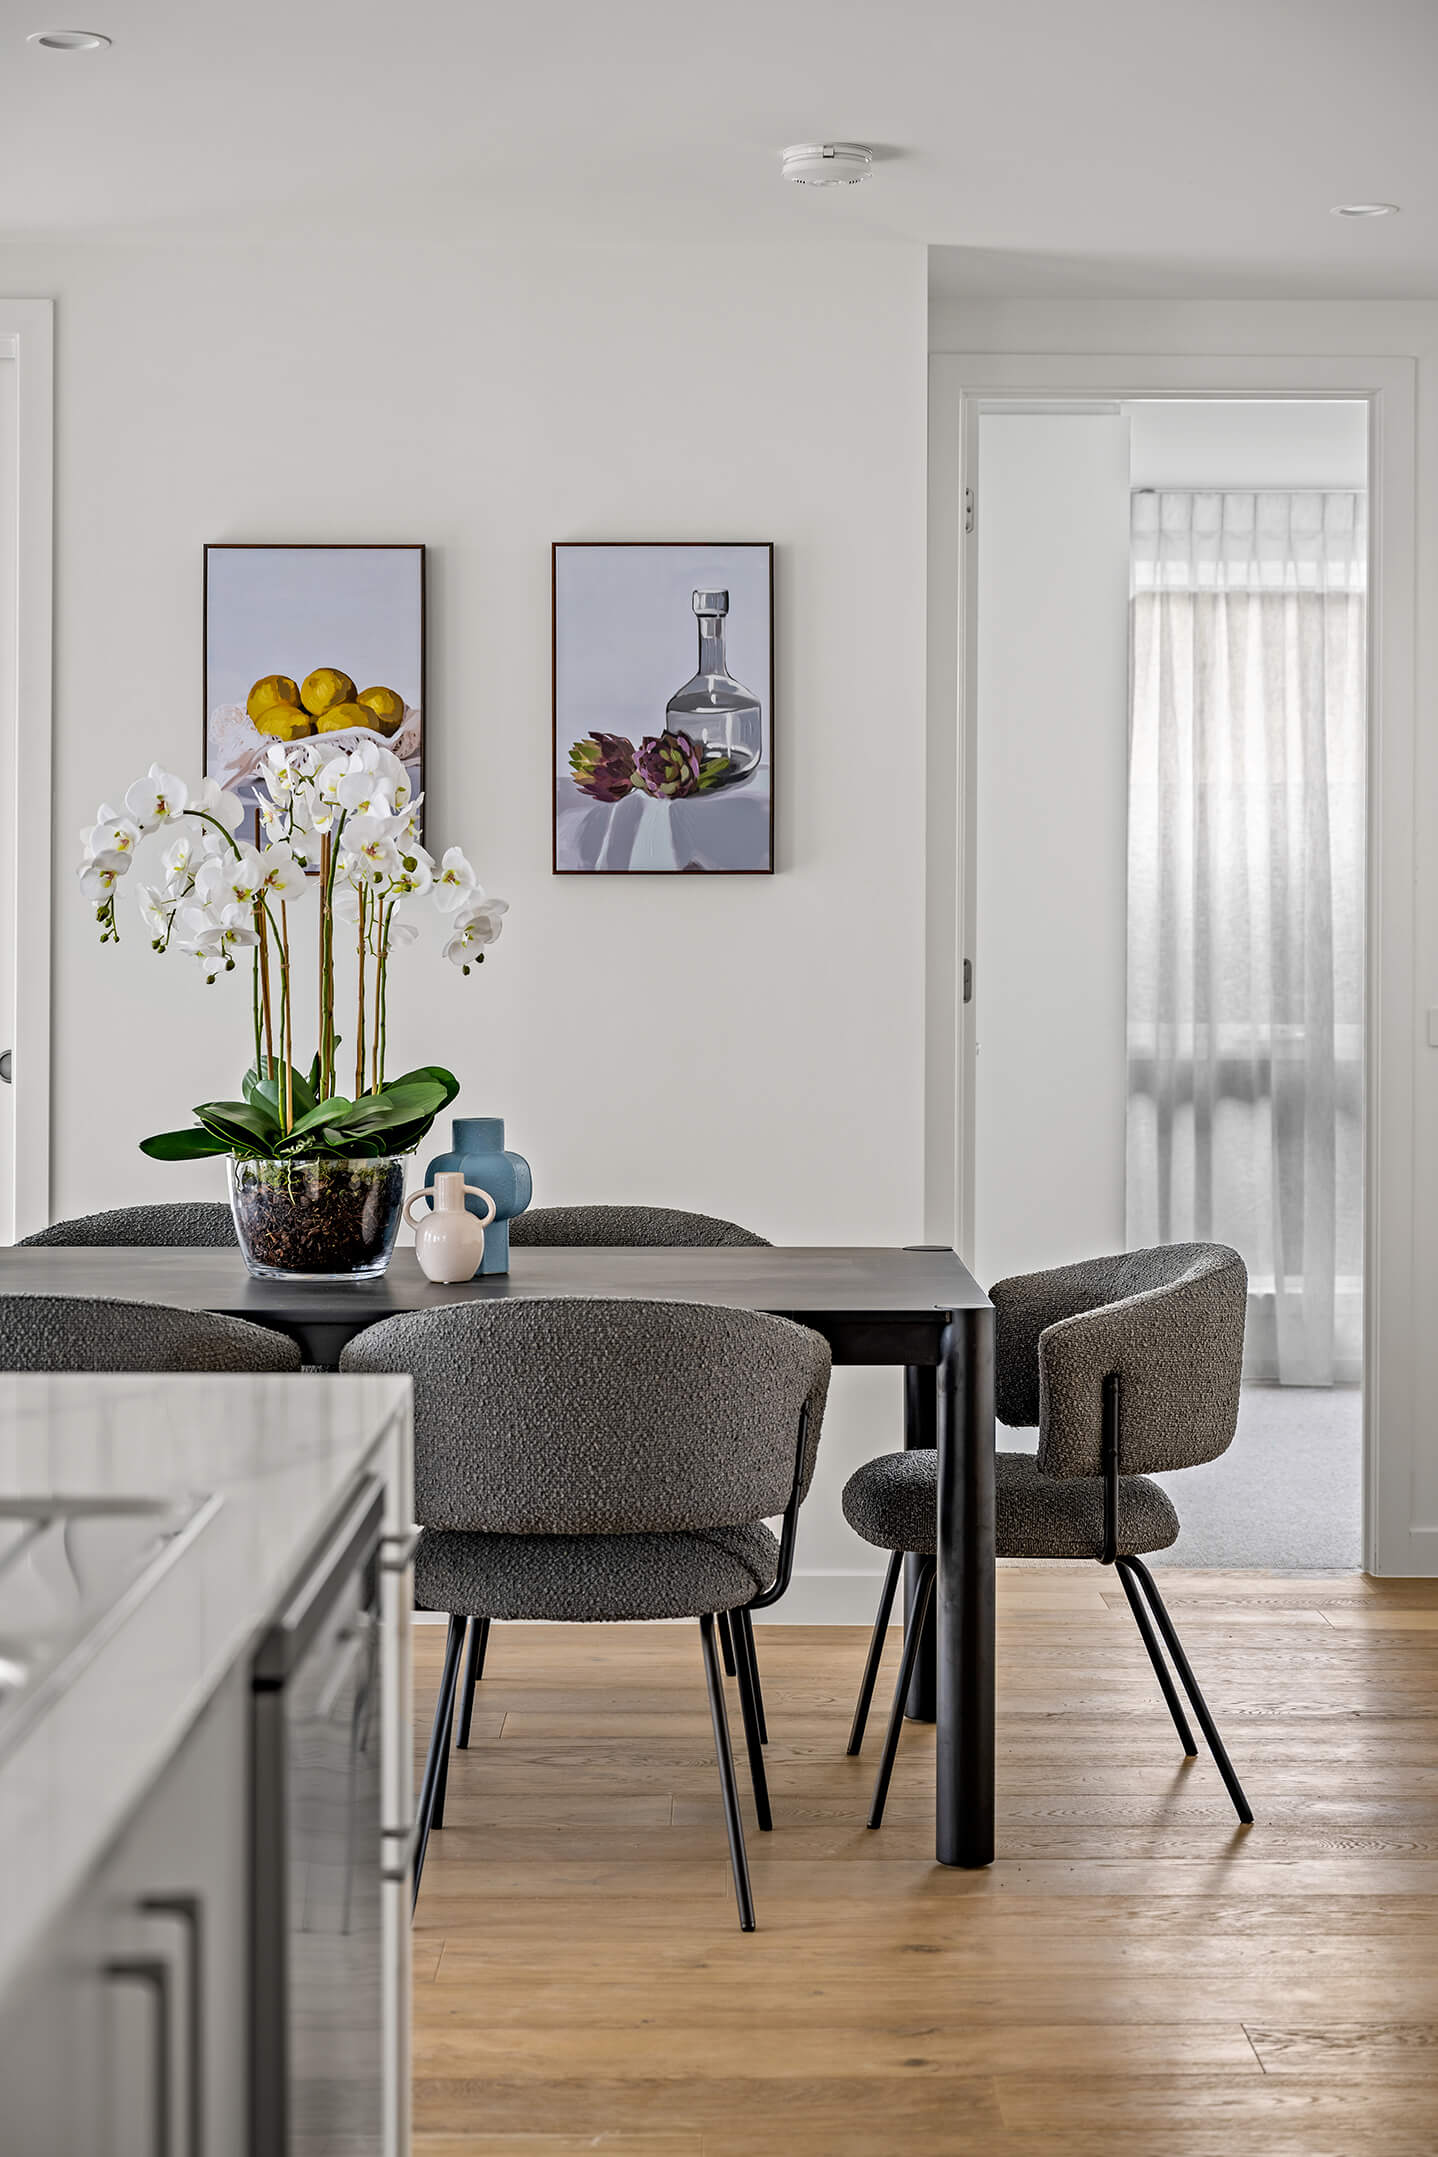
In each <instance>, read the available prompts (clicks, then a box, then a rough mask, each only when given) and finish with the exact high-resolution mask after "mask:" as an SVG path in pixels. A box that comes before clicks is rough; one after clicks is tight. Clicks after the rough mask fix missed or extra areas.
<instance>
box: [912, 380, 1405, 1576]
mask: <svg viewBox="0 0 1438 2157" xmlns="http://www.w3.org/2000/svg"><path fill="white" fill-rule="evenodd" d="M1416 389H1417V366H1416V362H1415V361H1414V360H1412V359H1407V358H1394V357H1386V356H1385V357H1331V358H1330V357H1324V356H1318V355H1298V356H1293V357H1284V356H1275V357H1271V358H1270V357H1232V356H1221V357H1218V356H1215V357H1209V356H1204V355H1191V356H1184V357H1173V356H1169V355H1161V356H1157V357H1155V356H1153V355H1143V354H1124V353H1119V354H1083V355H1079V356H1065V355H1062V354H1042V353H1041V354H1017V353H1003V354H993V353H988V354H977V355H971V354H960V353H936V354H934V355H933V356H932V358H931V360H930V375H929V594H928V601H929V609H928V624H929V626H928V777H929V788H928V815H927V837H928V889H927V925H928V939H927V984H926V986H927V996H926V1009H927V1021H926V1040H925V1140H926V1145H925V1229H924V1233H925V1236H926V1238H928V1239H929V1240H932V1241H935V1242H939V1241H952V1242H953V1243H954V1244H955V1246H956V1248H957V1249H958V1250H959V1251H960V1252H961V1253H963V1254H965V1255H967V1254H968V1253H969V1252H970V1251H971V1250H972V1243H973V1184H974V1178H973V1162H974V1130H973V1088H972V1086H971V1085H969V1084H967V1083H966V1081H967V1078H968V1074H969V1073H970V1072H971V1071H972V1068H973V1048H974V1042H973V1007H972V1005H969V1006H967V1007H966V1006H965V1005H964V1004H963V1003H962V1001H961V1000H960V995H959V982H960V978H961V969H962V963H963V960H964V959H965V958H966V957H967V958H969V959H974V958H975V957H976V954H975V951H974V945H973V933H972V923H973V920H974V860H975V844H974V841H975V833H974V826H973V819H974V798H975V796H974V757H975V727H976V671H975V666H976V655H975V648H974V639H973V637H972V636H970V635H969V634H968V624H969V623H971V622H972V621H973V618H974V602H975V593H976V589H977V565H978V548H977V546H976V545H974V544H971V543H970V542H969V536H968V534H967V533H966V531H965V511H964V504H965V490H966V488H972V487H974V486H975V485H976V482H977V471H978V461H977V460H978V419H979V413H980V411H981V410H982V409H983V407H984V405H985V404H986V403H991V402H995V403H1000V404H1012V403H1014V402H1015V401H1020V402H1037V403H1055V404H1067V403H1069V402H1071V401H1073V402H1082V401H1084V400H1087V401H1089V402H1090V403H1091V402H1092V401H1094V400H1103V401H1107V400H1117V401H1125V400H1128V399H1142V398H1152V397H1182V398H1203V397H1214V398H1220V397H1243V398H1269V397H1271V398H1275V399H1285V398H1294V397H1301V398H1308V399H1323V398H1340V399H1350V400H1362V401H1363V402H1364V403H1366V404H1367V406H1368V409H1369V474H1368V477H1369V505H1370V518H1369V532H1370V540H1369V546H1370V563H1369V567H1370V577H1369V594H1370V614H1369V623H1370V631H1369V683H1368V689H1369V698H1368V895H1367V922H1368V931H1367V939H1368V940H1367V967H1366V984H1365V995H1366V1012H1365V1051H1364V1064H1365V1096H1364V1098H1365V1114H1364V1239H1365V1252H1364V1314H1363V1318H1364V1391H1363V1420H1364V1462H1365V1470H1364V1563H1365V1565H1366V1567H1367V1569H1368V1570H1369V1571H1370V1572H1373V1573H1389V1574H1415V1573H1438V1528H1433V1527H1427V1526H1423V1525H1419V1524H1416V1523H1415V1522H1414V1520H1413V1492H1414V1463H1415V1460H1416V1458H1417V1451H1418V1447H1419V1445H1420V1443H1421V1438H1422V1434H1421V1432H1420V1428H1419V1423H1418V1415H1417V1406H1418V1386H1417V1365H1418V1348H1417V1342H1416V1338H1415V1333H1414V1325H1415V1316H1416V1307H1417V1306H1416V1299H1415V1293H1414V1281H1413V1273H1414V1256H1415V1250H1414V1233H1415V1228H1416V1225H1417V1222H1416V1209H1415V1193H1414V1182H1415V1174H1416V1162H1417V1131H1416V1124H1415V1055H1416V1050H1417V1025H1416V1011H1415V986H1416V984H1415V972H1414V969H1415V960H1416V952H1417V926H1418V924H1417V891H1416V883H1415V877H1414V864H1415V825H1416V804H1417V798H1418V787H1417V778H1418V774H1417V766H1416V726H1415V685H1416V633H1417V593H1416V576H1417V535H1416V492H1417V490H1416V479H1417V466H1416V460H1417V429H1416Z"/></svg>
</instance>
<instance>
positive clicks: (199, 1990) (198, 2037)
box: [140, 1895, 205, 2157]
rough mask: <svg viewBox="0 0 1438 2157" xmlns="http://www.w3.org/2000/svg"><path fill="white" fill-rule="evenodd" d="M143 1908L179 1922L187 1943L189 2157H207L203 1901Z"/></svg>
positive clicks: (174, 1898) (154, 1900)
mask: <svg viewBox="0 0 1438 2157" xmlns="http://www.w3.org/2000/svg"><path fill="white" fill-rule="evenodd" d="M140 1908H141V1910H142V1911H143V1912H144V1914H145V1916H146V1917H173V1918H175V1919H176V1920H177V1921H178V1923H179V1925H180V1928H181V1935H182V1937H183V1939H184V1942H185V1963H186V1980H187V1982H186V1992H185V2005H186V2013H185V2037H186V2045H187V2050H188V2054H189V2057H188V2059H187V2061H186V2069H185V2112H186V2125H187V2127H188V2130H189V2133H188V2138H187V2148H186V2157H204V2152H205V1993H204V1986H205V1932H204V1916H203V1910H202V1906H201V1902H200V1898H199V1896H198V1895H146V1896H145V1897H144V1899H143V1900H142V1902H141V1904H140Z"/></svg>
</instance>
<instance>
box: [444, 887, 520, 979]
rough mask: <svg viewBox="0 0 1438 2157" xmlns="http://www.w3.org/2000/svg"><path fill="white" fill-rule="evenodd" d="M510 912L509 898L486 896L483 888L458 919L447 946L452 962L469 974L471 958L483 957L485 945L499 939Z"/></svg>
mask: <svg viewBox="0 0 1438 2157" xmlns="http://www.w3.org/2000/svg"><path fill="white" fill-rule="evenodd" d="M508 912H509V901H508V900H507V899H490V898H486V897H485V895H484V893H483V892H480V893H479V896H478V899H477V900H476V901H474V902H473V903H471V904H470V905H469V906H466V907H465V908H464V910H463V912H462V913H460V914H459V915H458V916H457V917H456V919H455V924H454V928H453V930H452V932H451V934H450V939H449V942H448V943H447V944H446V945H445V947H444V955H445V957H446V958H447V959H448V960H449V962H450V964H451V965H452V966H457V967H459V969H460V970H461V972H462V973H466V974H467V973H468V972H469V968H470V962H471V960H477V959H479V958H481V957H482V956H483V953H484V950H485V947H486V946H487V945H489V944H492V943H495V942H497V940H498V937H499V932H500V929H501V927H502V925H503V922H504V917H505V915H506V914H507V913H508Z"/></svg>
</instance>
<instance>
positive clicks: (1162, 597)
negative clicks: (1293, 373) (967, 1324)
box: [1128, 491, 1367, 1385]
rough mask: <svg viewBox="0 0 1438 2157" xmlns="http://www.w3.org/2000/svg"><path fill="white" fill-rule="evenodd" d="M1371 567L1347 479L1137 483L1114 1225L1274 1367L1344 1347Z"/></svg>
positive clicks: (1288, 1377) (1353, 1321)
mask: <svg viewBox="0 0 1438 2157" xmlns="http://www.w3.org/2000/svg"><path fill="white" fill-rule="evenodd" d="M1366 584H1367V502H1366V497H1365V496H1363V495H1362V494H1355V493H1283V494H1277V493H1275V494H1244V493H1233V494H1210V493H1186V492H1183V493H1181V492H1167V491H1165V492H1160V493H1151V492H1146V493H1142V494H1136V495H1135V496H1134V498H1133V586H1132V603H1131V631H1132V639H1131V691H1130V693H1131V726H1130V760H1129V957H1128V1071H1129V1103H1128V1234H1129V1241H1130V1243H1131V1244H1134V1245H1141V1244H1150V1243H1169V1242H1178V1241H1183V1240H1185V1239H1187V1238H1190V1237H1212V1238H1216V1239H1217V1240H1218V1241H1220V1242H1223V1243H1231V1244H1233V1245H1234V1246H1235V1248H1236V1249H1237V1250H1239V1251H1240V1252H1241V1253H1242V1254H1243V1257H1244V1258H1245V1260H1246V1261H1247V1264H1248V1269H1249V1275H1250V1281H1251V1300H1250V1306H1249V1309H1250V1320H1249V1374H1250V1376H1252V1377H1255V1378H1259V1379H1267V1380H1276V1381H1277V1382H1279V1383H1281V1384H1289V1385H1327V1384H1332V1383H1333V1382H1334V1381H1335V1380H1339V1381H1342V1380H1352V1379H1354V1378H1356V1377H1358V1376H1359V1374H1360V1369H1361V1291H1362V1181H1361V1146H1362V1098H1361V1094H1362V1069H1363V1065H1362V1047H1363V882H1364V880H1363V825H1364V762H1365V754H1364V742H1365V703H1366V698H1365V662H1364V646H1365V628H1366V623H1365V614H1366Z"/></svg>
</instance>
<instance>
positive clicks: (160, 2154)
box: [105, 1955, 171, 2157]
mask: <svg viewBox="0 0 1438 2157" xmlns="http://www.w3.org/2000/svg"><path fill="white" fill-rule="evenodd" d="M105 1975H106V1977H107V1978H108V1979H109V1980H110V1982H111V1984H115V1985H143V1986H144V1987H145V1989H146V1991H147V1992H149V1993H150V1994H151V1995H152V1996H153V1999H154V2002H155V2023H154V2029H155V2042H154V2048H153V2050H152V2052H151V2054H150V2072H151V2080H152V2086H153V2092H154V2099H153V2101H154V2110H155V2157H170V2151H171V2141H170V1965H169V1964H168V1962H166V1961H165V1960H164V1958H163V1956H160V1955H127V1956H125V1957H124V1958H123V1959H121V1960H118V1961H115V1962H107V1963H106V1964H105Z"/></svg>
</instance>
